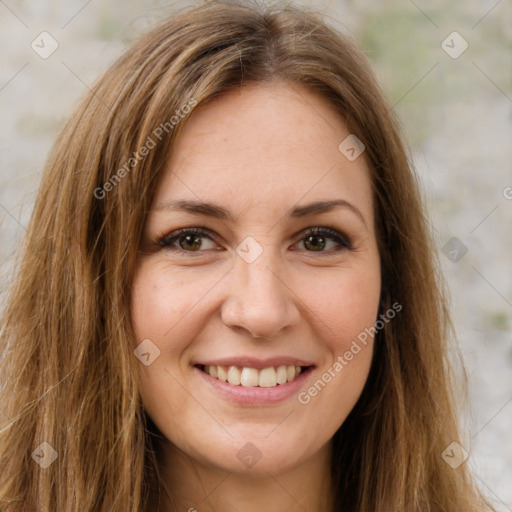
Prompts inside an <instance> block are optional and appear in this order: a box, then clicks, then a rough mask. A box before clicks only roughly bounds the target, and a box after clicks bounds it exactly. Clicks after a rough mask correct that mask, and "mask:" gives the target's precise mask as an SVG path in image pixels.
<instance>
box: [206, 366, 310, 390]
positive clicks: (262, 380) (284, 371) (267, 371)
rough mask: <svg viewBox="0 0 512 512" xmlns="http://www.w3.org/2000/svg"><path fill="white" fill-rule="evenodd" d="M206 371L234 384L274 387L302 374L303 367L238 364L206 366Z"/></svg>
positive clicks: (211, 375)
mask: <svg viewBox="0 0 512 512" xmlns="http://www.w3.org/2000/svg"><path fill="white" fill-rule="evenodd" d="M203 371H204V372H206V373H208V374H209V375H210V377H212V378H214V379H218V380H220V381H222V382H228V383H229V384H231V385H233V386H239V385H242V386H245V387H256V386H259V387H261V388H273V387H275V386H277V385H279V384H286V383H287V382H291V381H292V380H294V379H295V377H296V376H298V375H300V373H301V372H302V368H301V367H300V366H295V365H288V366H285V365H282V366H278V367H276V368H274V367H269V368H263V369H262V370H257V369H256V368H238V367H237V366H229V367H227V366H213V365H212V366H208V365H207V366H204V369H203Z"/></svg>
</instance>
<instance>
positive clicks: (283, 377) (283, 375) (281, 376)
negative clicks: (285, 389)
mask: <svg viewBox="0 0 512 512" xmlns="http://www.w3.org/2000/svg"><path fill="white" fill-rule="evenodd" d="M287 380H288V374H287V372H286V366H280V367H279V368H278V369H277V383H278V384H285V383H286V381H287Z"/></svg>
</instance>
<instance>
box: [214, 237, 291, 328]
mask: <svg viewBox="0 0 512 512" xmlns="http://www.w3.org/2000/svg"><path fill="white" fill-rule="evenodd" d="M248 238H250V237H248ZM282 268H283V267H282V265H281V264H280V261H279V255H278V251H277V250H275V248H273V247H271V246H270V245H266V246H265V247H263V245H262V244H259V243H258V242H256V241H255V240H254V239H252V240H251V239H249V240H245V241H244V242H242V243H241V244H240V246H239V247H238V248H237V256H236V260H235V265H234V268H233V272H232V274H231V275H232V277H231V279H232V285H231V286H230V288H229V295H228V297H227V298H226V301H225V303H224V304H223V310H222V317H223V321H224V323H225V324H226V325H228V326H230V327H234V326H237V327H243V328H244V329H246V330H248V331H249V332H250V333H251V334H252V335H253V336H255V337H261V338H272V337H274V336H275V335H276V334H277V333H278V332H279V331H280V330H282V329H283V328H285V327H286V326H288V325H291V324H293V323H294V322H296V321H297V319H298V317H299V313H298V311H297V308H296V304H295V301H294V300H293V294H292V293H291V291H290V290H289V288H288V287H287V286H286V285H285V283H284V278H283V275H282Z"/></svg>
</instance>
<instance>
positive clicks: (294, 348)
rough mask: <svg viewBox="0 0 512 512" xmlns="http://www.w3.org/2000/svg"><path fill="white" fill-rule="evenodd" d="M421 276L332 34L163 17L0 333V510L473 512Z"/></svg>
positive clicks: (40, 243)
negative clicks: (1, 356) (0, 350)
mask: <svg viewBox="0 0 512 512" xmlns="http://www.w3.org/2000/svg"><path fill="white" fill-rule="evenodd" d="M192 253H194V254H192ZM436 269H437V265H436V260H435V252H434V249H433V244H432V242H431V240H430V238H429V235H428V229H427V222H426V218H425V214H424V210H423V205H422V202H421V198H420V196H419V192H418V185H417V182H416V178H415V176H414V174H413V172H412V171H411V169H410V167H409V163H408V160H407V156H406V153H405V150H404V147H403V145H402V142H401V139H400V135H399V129H398V127H397V123H396V121H395V119H394V117H393V114H392V113H391V112H390V109H389V106H388V105H387V103H386V102H385V100H384V99H383V95H382V93H381V91H380V90H379V88H378V87H377V85H376V83H375V79H374V77H373V75H372V73H371V71H370V69H369V66H368V63H367V61H366V60H365V58H364V57H363V56H362V55H361V53H360V52H359V51H358V50H356V49H355V48H354V46H353V44H352V43H351V42H350V41H349V40H348V39H347V38H346V37H344V36H342V35H340V34H338V33H336V32H335V31H334V30H333V29H331V28H329V27H328V26H326V25H325V23H324V22H323V21H322V20H321V19H320V18H319V17H317V16H315V15H313V14H307V13H305V12H302V11H300V10H298V9H296V8H292V7H286V8H282V9H279V8H262V7H257V6H249V5H245V4H244V3H235V2H217V3H214V4H212V5H208V6H201V7H196V8H193V9H189V10H187V11H184V12H183V13H181V14H180V15H179V16H176V17H173V18H172V19H169V20H167V21H165V22H164V23H162V24H161V25H160V26H159V27H157V28H155V29H154V30H153V31H151V32H149V33H148V34H146V35H145V36H144V37H142V38H141V39H140V40H139V41H138V42H137V43H136V44H134V45H133V46H132V47H131V48H130V49H129V50H128V51H127V52H126V53H125V54H124V56H122V57H121V59H120V60H119V61H118V62H116V63H115V64H114V65H113V66H112V67H111V69H110V70H109V71H107V73H106V74H105V75H104V76H103V77H102V79H101V80H100V81H99V82H98V83H97V85H96V86H95V88H94V89H93V92H92V93H91V94H90V95H89V96H88V97H87V98H86V99H85V100H84V101H83V103H82V104H81V106H80V107H79V109H78V110H77V112H76V113H75V114H74V115H73V117H72V118H71V120H70V121H69V123H68V124H67V126H66V127H65V128H64V130H63V132H62V134H61V136H60V138H59V140H58V141H57V143H56V146H55V148H54V150H53V152H52V154H51V156H50V158H49V161H48V163H47V168H46V171H45V175H44V177H43V179H42V182H41V186H40V190H39V194H38V197H37V200H36V204H35V208H34V212H33V215H32V220H31V223H30V226H29V229H28V232H27V238H26V245H25V252H24V254H23V258H22V260H21V262H20V266H19V271H18V275H17V279H16V282H15V285H14V286H13V288H12V291H11V295H10V299H9V303H8V306H7V308H6V311H5V316H4V319H3V323H2V325H3V331H2V344H3V347H4V348H5V349H6V355H5V357H4V359H3V360H2V374H1V375H2V377H1V378H2V382H3V383H5V387H4V390H3V393H2V402H1V410H2V411H3V413H4V415H5V416H6V417H7V420H5V421H4V423H3V426H2V430H1V431H2V437H1V441H0V461H1V464H0V465H1V467H2V468H4V469H3V471H2V472H1V473H0V506H1V510H4V511H5V510H27V511H36V510H37V511H45V512H46V511H55V510H59V511H60V510H62V511H64V510H65V511H79V510H80V511H88V510H90V511H93V510H94V511H100V510H102V511H103V510H104V511H120V512H121V511H122V512H125V511H127V510H130V511H149V510H152V511H153V510H160V511H162V512H164V511H165V512H166V511H170V510H189V511H192V510H198V511H200V512H202V511H213V510H235V509H236V510H239V511H252V510H256V509H257V510H261V509H265V510H275V511H278V510H279V511H280V510H290V511H292V510H293V511H295V510H309V511H311V512H313V511H320V510H332V511H338V510H340V511H341V510H343V511H344V512H347V511H354V512H356V511H357V512H375V511H377V510H378V511H386V512H387V511H404V512H420V511H421V512H425V511H432V512H434V511H446V512H448V511H449V512H456V511H461V512H462V511H464V512H468V511H477V510H484V509H485V510H491V508H490V506H488V505H486V504H485V502H484V500H483V498H482V497H481V496H480V494H479V492H478V490H477V489H476V487H475V486H474V484H473V483H472V479H471V475H470V473H469V471H468V468H467V466H466V463H465V458H466V455H467V453H466V452H465V450H464V439H463V438H462V437H461V435H460V433H459V429H458V424H457V414H456V408H455V401H454V392H453V388H452V386H453V384H452V379H451V372H450V367H449V365H448V361H447V357H448V356H447V343H448V340H449V334H450V320H449V316H448V313H447V308H446V303H445V299H444V295H443V290H442V286H441V279H440V278H439V276H437V274H436V272H437V270H436ZM13 376H15V378H13Z"/></svg>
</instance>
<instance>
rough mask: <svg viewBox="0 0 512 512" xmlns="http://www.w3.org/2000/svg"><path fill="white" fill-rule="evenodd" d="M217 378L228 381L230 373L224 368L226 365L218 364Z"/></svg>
mask: <svg viewBox="0 0 512 512" xmlns="http://www.w3.org/2000/svg"><path fill="white" fill-rule="evenodd" d="M217 379H219V380H221V381H222V382H227V381H228V374H227V372H226V370H225V369H224V366H217Z"/></svg>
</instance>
